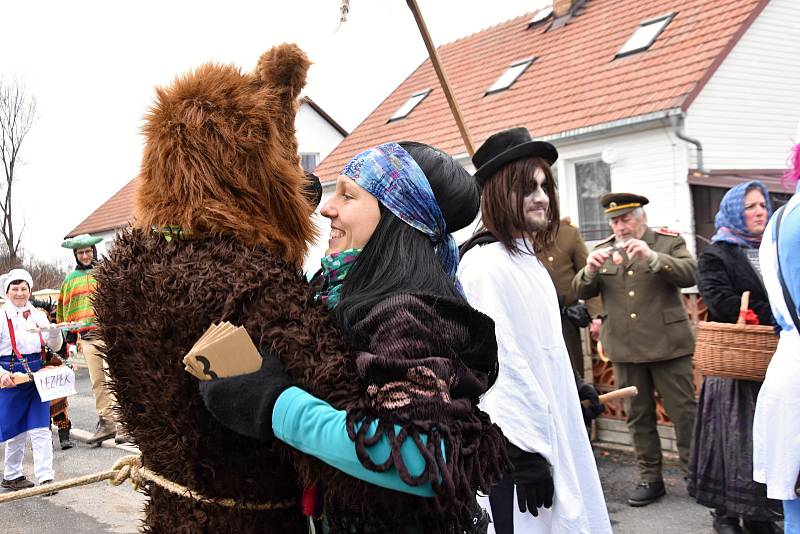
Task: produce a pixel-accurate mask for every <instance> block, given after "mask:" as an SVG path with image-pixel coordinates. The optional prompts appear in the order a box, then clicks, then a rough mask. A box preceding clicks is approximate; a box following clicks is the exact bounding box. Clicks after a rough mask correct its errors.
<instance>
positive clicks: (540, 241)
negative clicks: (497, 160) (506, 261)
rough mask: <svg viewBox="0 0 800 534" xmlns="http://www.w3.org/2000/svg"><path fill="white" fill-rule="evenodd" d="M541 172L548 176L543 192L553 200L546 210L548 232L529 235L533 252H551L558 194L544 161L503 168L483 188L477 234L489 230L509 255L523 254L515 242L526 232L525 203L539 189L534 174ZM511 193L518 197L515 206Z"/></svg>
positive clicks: (524, 161)
mask: <svg viewBox="0 0 800 534" xmlns="http://www.w3.org/2000/svg"><path fill="white" fill-rule="evenodd" d="M537 169H541V170H542V172H544V175H545V181H544V183H543V184H542V189H544V192H545V193H546V194H547V196H548V197H549V198H550V203H549V207H548V210H547V221H548V224H547V228H546V229H545V230H543V231H539V232H535V233H534V234H533V235H528V240H527V242H529V243H530V244H531V246H532V247H533V250H528V252H530V253H535V252H541V251H542V250H546V249H547V248H549V247H550V246H551V245H552V244H553V242H554V241H555V238H556V233H557V232H558V225H559V219H560V215H559V210H558V192H557V191H556V183H555V180H553V173H552V172H551V171H550V165H548V163H547V161H545V160H544V159H542V158H533V157H531V158H522V159H518V160H515V161H512V162H511V163H509V164H507V165H504V166H503V167H501V168H500V169H499V170H498V171H497V172H496V173H495V174H494V175H493V176H492V177H491V178H490V179H489V180H487V181H486V184H484V186H483V193H482V196H481V223H482V227H483V228H480V229H479V230H478V231H481V230H488V231H489V232H490V233H491V234H492V235H493V236H494V237H495V238H496V239H497V240H498V241H499V242H500V243H502V244H503V247H504V248H505V249H506V250H507V251H508V252H509V253H510V254H517V253H519V252H522V251H521V250H519V248H518V247H517V243H516V241H515V240H516V238H517V237H518V236H520V235H521V234H524V233H526V232H527V225H526V224H525V214H524V213H523V202H524V200H525V195H526V194H528V193H529V192H530V191H533V190H535V189H536V187H537V185H536V180H535V179H534V174H535V173H536V170H537ZM511 193H516V203H515V204H514V205H513V206H512V205H509V204H510V199H511Z"/></svg>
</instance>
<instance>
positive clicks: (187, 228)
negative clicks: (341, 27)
mask: <svg viewBox="0 0 800 534" xmlns="http://www.w3.org/2000/svg"><path fill="white" fill-rule="evenodd" d="M310 64H311V62H310V61H309V60H308V58H307V57H306V55H305V54H304V53H303V51H302V50H300V49H299V48H298V47H297V46H295V45H292V44H284V45H280V46H277V47H275V48H273V49H271V50H269V51H268V52H266V53H264V54H263V55H262V56H261V58H260V59H259V61H258V65H257V67H256V69H255V71H254V72H252V73H243V72H241V71H240V70H239V69H238V68H236V67H234V66H231V65H217V64H206V65H203V66H201V67H199V68H197V69H195V70H194V71H192V72H190V73H188V74H185V75H183V76H179V77H178V78H176V79H175V81H174V82H173V83H172V85H170V86H169V87H165V88H158V89H157V91H156V102H155V104H154V105H153V106H152V108H151V109H150V111H149V113H148V114H147V116H146V118H145V120H146V123H145V126H144V130H143V131H144V136H145V148H144V154H143V157H142V166H141V172H140V175H139V180H140V186H139V190H138V194H137V197H136V203H135V223H134V225H135V226H136V227H139V228H144V229H145V230H149V229H151V228H153V227H155V228H163V227H174V226H177V227H180V228H181V230H182V231H183V232H188V233H190V234H199V235H208V236H234V237H235V238H236V239H237V240H238V241H240V242H242V243H245V244H248V245H261V246H264V247H266V248H267V249H269V250H270V251H271V252H273V253H274V254H275V255H276V256H278V257H281V258H284V259H285V260H287V261H290V262H292V263H295V264H296V265H298V266H299V265H300V264H301V263H302V261H303V257H304V255H305V252H306V249H307V245H308V244H310V243H311V242H313V240H314V239H315V237H316V229H315V227H314V225H313V223H312V221H311V220H310V218H309V215H310V214H311V212H312V211H313V207H311V206H310V205H309V204H308V201H307V200H306V199H305V197H304V196H303V192H302V187H303V186H304V184H305V180H306V179H305V176H304V174H303V170H302V169H301V168H300V156H299V155H298V148H297V140H296V137H295V128H294V120H295V115H296V114H297V109H298V106H299V100H298V96H299V94H300V91H301V89H302V88H303V86H304V85H305V82H306V73H307V71H308V67H309V66H310ZM300 207H303V208H302V209H300Z"/></svg>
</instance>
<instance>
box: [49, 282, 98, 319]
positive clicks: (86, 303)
mask: <svg viewBox="0 0 800 534" xmlns="http://www.w3.org/2000/svg"><path fill="white" fill-rule="evenodd" d="M96 286H97V281H96V280H95V279H94V272H93V270H92V269H86V270H80V269H75V270H74V271H72V272H71V273H69V274H68V275H67V277H66V278H65V279H64V282H63V283H62V284H61V292H60V293H59V295H58V311H57V315H56V318H57V320H58V322H59V323H63V322H72V321H80V322H83V323H85V326H82V327H81V328H80V329H78V331H79V332H84V331H86V330H91V329H94V328H95V326H94V323H95V315H94V307H93V306H92V301H91V296H92V295H93V294H94V292H95V287H96Z"/></svg>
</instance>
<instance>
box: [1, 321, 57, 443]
mask: <svg viewBox="0 0 800 534" xmlns="http://www.w3.org/2000/svg"><path fill="white" fill-rule="evenodd" d="M6 320H7V321H8V330H9V335H10V336H11V349H12V350H13V351H14V353H16V355H15V354H10V355H7V356H0V367H2V368H3V369H5V370H6V371H11V372H14V371H21V372H25V371H26V369H25V367H24V366H23V364H22V362H21V361H20V357H21V358H22V360H24V361H26V362H27V364H28V368H29V369H30V371H31V372H34V373H35V372H36V371H38V370H39V369H41V368H42V364H43V362H42V355H43V354H44V340H42V337H41V336H42V335H41V333H40V334H39V339H40V340H41V342H42V351H41V352H33V353H31V354H19V351H18V350H17V342H16V339H15V336H14V326H13V325H12V324H11V319H9V318H8V316H6ZM32 428H50V401H46V402H42V399H41V397H39V391H38V390H37V389H36V385H35V384H34V383H33V382H26V383H25V384H20V385H18V386H17V387H15V388H2V389H0V441H7V440H9V439H11V438H13V437H15V436H17V435H19V434H22V433H23V432H27V431H28V430H30V429H32Z"/></svg>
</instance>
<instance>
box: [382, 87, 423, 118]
mask: <svg viewBox="0 0 800 534" xmlns="http://www.w3.org/2000/svg"><path fill="white" fill-rule="evenodd" d="M430 92H431V90H430V89H425V90H424V91H420V92H418V93H414V94H413V95H411V96H410V97H408V100H406V101H405V102H404V103H403V105H402V106H400V108H398V110H397V111H395V112H394V115H392V116H391V117H389V120H388V121H387V122H392V121H396V120H400V119H403V118H405V117H407V116H408V114H409V113H411V112H412V111H413V109H414V108H415V107H417V106H418V105H419V103H420V102H422V101H423V100H425V97H426V96H428V95H429V94H430Z"/></svg>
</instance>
